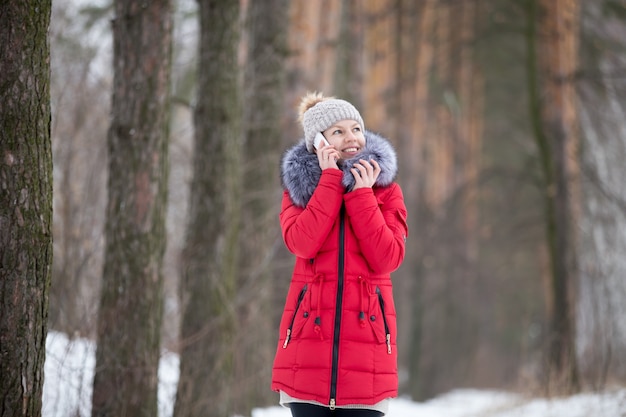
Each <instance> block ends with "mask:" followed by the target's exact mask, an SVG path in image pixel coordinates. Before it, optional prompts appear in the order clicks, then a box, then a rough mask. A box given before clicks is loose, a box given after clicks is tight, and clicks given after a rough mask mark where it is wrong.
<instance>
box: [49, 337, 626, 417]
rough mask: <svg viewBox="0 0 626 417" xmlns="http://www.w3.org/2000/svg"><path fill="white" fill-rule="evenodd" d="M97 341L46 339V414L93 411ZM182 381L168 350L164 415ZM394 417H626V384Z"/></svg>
mask: <svg viewBox="0 0 626 417" xmlns="http://www.w3.org/2000/svg"><path fill="white" fill-rule="evenodd" d="M95 353H96V350H95V345H94V344H93V343H92V342H90V341H88V340H85V339H75V340H70V339H69V338H68V337H67V336H66V335H65V334H63V333H58V332H50V333H49V334H48V338H47V340H46V362H45V369H44V370H45V379H44V389H43V391H44V392H43V413H42V415H43V417H69V416H72V417H74V416H76V417H88V416H90V415H91V389H92V387H91V384H92V381H93V373H94V366H95ZM177 381H178V356H177V355H176V354H173V353H169V352H166V353H164V354H163V355H162V357H161V364H160V367H159V417H171V416H172V412H173V408H174V399H175V394H176V382H177ZM387 416H388V417H626V388H619V389H613V390H607V391H605V392H603V393H582V394H578V395H574V396H571V397H566V398H558V399H544V398H526V397H524V396H521V395H518V394H512V393H506V392H497V391H487V390H471V389H462V390H461V389H460V390H455V391H452V392H450V393H447V394H445V395H441V396H439V397H437V398H434V399H432V400H429V401H425V402H414V401H410V400H409V399H404V398H398V399H394V400H392V402H391V404H390V407H389V413H388V414H387ZM251 417H291V414H290V413H289V410H287V409H285V408H282V407H280V406H276V407H269V408H259V409H255V410H253V412H252V416H251Z"/></svg>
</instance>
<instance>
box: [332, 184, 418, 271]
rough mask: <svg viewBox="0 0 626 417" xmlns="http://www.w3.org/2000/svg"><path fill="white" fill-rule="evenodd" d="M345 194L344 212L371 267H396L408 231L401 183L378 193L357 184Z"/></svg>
mask: <svg viewBox="0 0 626 417" xmlns="http://www.w3.org/2000/svg"><path fill="white" fill-rule="evenodd" d="M344 198H345V201H346V213H347V214H348V216H349V217H350V223H351V225H352V228H353V230H354V234H355V236H356V238H357V240H358V242H359V248H360V249H361V252H362V253H363V256H364V257H365V260H366V262H367V263H368V265H369V267H370V269H371V270H372V271H373V272H374V273H377V274H386V273H391V272H393V271H395V270H396V269H398V267H399V266H400V265H401V264H402V261H403V260H404V254H405V243H406V238H407V236H408V233H409V229H408V225H407V210H406V206H405V204H404V197H403V195H402V190H401V189H400V186H399V185H398V184H396V183H393V184H392V185H391V186H390V187H389V188H388V189H387V190H385V191H384V192H383V193H380V194H379V196H378V197H377V196H376V194H375V193H374V190H373V189H371V188H360V189H358V190H355V191H352V192H350V193H347V194H346V195H345V197H344Z"/></svg>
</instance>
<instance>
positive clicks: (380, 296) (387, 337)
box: [372, 286, 391, 355]
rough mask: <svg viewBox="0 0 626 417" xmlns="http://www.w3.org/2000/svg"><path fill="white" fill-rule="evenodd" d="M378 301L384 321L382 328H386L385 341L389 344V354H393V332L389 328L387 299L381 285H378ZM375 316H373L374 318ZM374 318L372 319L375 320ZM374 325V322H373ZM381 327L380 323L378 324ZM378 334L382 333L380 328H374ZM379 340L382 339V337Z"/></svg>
mask: <svg viewBox="0 0 626 417" xmlns="http://www.w3.org/2000/svg"><path fill="white" fill-rule="evenodd" d="M376 301H377V302H378V308H379V309H380V316H381V319H382V321H383V327H382V330H384V339H383V340H384V342H385V343H386V345H387V354H389V355H391V332H390V330H389V322H388V321H387V315H386V314H385V299H384V298H383V294H382V292H381V291H380V287H378V286H376ZM374 317H375V316H372V318H374ZM373 321H374V320H372V322H373ZM372 325H374V323H372ZM376 327H378V329H380V325H378V326H376ZM374 331H375V332H376V333H377V334H380V330H378V331H377V329H374ZM378 338H379V341H381V340H380V337H378Z"/></svg>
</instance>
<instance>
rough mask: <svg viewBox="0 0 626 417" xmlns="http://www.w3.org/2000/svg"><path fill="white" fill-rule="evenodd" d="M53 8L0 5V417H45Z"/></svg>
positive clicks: (28, 2) (31, 1)
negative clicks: (43, 394)
mask: <svg viewBox="0 0 626 417" xmlns="http://www.w3.org/2000/svg"><path fill="white" fill-rule="evenodd" d="M50 11H51V2H50V0H47V1H39V0H25V1H19V2H17V1H12V2H9V1H5V2H2V3H0V21H2V24H1V25H0V375H1V376H0V403H1V404H2V407H0V416H3V417H4V416H7V417H8V416H18V415H19V416H40V415H41V400H42V392H43V365H44V360H45V347H46V335H47V333H48V326H47V320H48V293H49V291H48V289H49V287H50V268H51V264H52V233H51V227H52V151H51V140H50V48H49V45H48V27H49V25H50Z"/></svg>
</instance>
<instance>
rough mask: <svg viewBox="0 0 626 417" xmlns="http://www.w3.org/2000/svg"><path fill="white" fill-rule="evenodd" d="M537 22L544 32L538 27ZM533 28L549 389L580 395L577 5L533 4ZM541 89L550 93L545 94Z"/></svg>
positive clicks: (569, 0)
mask: <svg viewBox="0 0 626 417" xmlns="http://www.w3.org/2000/svg"><path fill="white" fill-rule="evenodd" d="M539 8H540V9H539ZM538 12H540V14H538ZM537 17H540V26H539V27H535V23H534V22H535V19H536V18H537ZM562 22H565V24H562ZM527 24H528V28H527V45H528V57H527V59H528V75H529V82H530V85H529V87H530V88H529V90H530V93H531V97H530V100H529V103H530V106H531V110H530V115H531V118H532V124H533V129H534V137H535V141H536V143H537V149H538V152H539V158H540V161H541V164H540V166H541V169H542V174H543V181H542V187H543V195H544V204H545V206H544V210H545V220H546V242H547V247H548V254H549V260H550V271H549V282H550V287H549V288H550V292H549V300H550V304H549V306H548V307H549V308H548V314H549V321H550V330H549V334H548V339H547V343H548V347H547V355H548V356H547V370H546V371H547V373H546V378H547V379H546V380H545V388H546V389H547V390H548V391H549V392H552V391H556V392H567V393H570V392H575V391H577V390H578V389H579V380H578V366H577V361H576V349H575V324H574V304H573V293H572V291H573V289H574V284H575V282H576V280H575V277H576V273H577V266H576V237H575V235H574V234H573V231H574V225H575V220H576V218H575V213H576V211H577V210H576V206H575V204H577V203H578V202H577V201H575V200H574V198H573V197H574V196H575V195H576V193H575V192H573V191H572V190H574V188H575V187H576V183H575V171H576V170H577V160H578V155H577V152H576V149H577V135H576V130H575V128H574V126H575V125H576V114H575V110H573V108H572V107H569V106H573V104H571V103H575V91H574V88H573V85H572V82H573V73H574V71H575V70H576V65H577V61H576V52H577V49H576V45H577V36H578V32H577V30H578V4H577V1H576V0H558V1H553V0H529V1H528V23H527ZM538 52H542V53H538ZM539 57H545V58H544V59H543V60H540V59H539ZM539 91H543V92H544V93H543V95H542V96H540V94H539ZM572 164H574V165H572Z"/></svg>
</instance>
